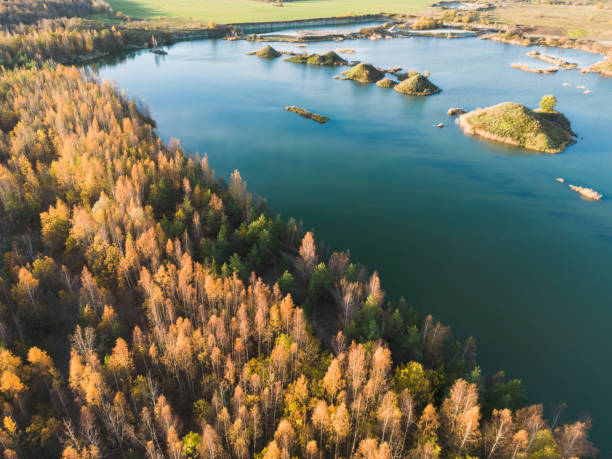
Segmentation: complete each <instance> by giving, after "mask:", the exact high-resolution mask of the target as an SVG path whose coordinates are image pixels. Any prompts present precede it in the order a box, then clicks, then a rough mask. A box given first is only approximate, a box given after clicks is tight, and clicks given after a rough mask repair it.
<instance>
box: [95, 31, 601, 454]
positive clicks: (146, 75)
mask: <svg viewBox="0 0 612 459" xmlns="http://www.w3.org/2000/svg"><path fill="white" fill-rule="evenodd" d="M359 27H363V25H359ZM275 33H278V32H275ZM271 45H272V46H274V47H275V48H276V49H278V50H283V51H296V52H302V51H304V49H303V48H298V47H297V46H296V45H295V44H291V43H271ZM263 46H265V44H262V43H254V42H248V41H240V40H238V41H225V40H217V41H213V40H204V41H190V42H184V43H179V44H176V45H174V46H172V47H170V48H169V49H168V51H169V54H168V55H167V56H156V55H153V54H151V53H150V52H148V51H143V52H139V53H136V54H134V55H132V56H130V57H128V58H125V59H124V60H120V61H119V62H118V63H116V64H114V65H109V66H106V67H101V68H100V70H99V73H100V76H101V77H102V78H110V79H114V80H116V81H117V83H118V85H119V86H120V87H121V88H122V89H125V90H126V91H127V92H128V93H129V94H131V95H132V96H136V97H139V98H142V99H143V100H144V101H145V102H146V103H147V104H148V105H149V106H150V108H151V114H152V116H153V118H154V119H155V120H156V121H157V122H158V133H159V134H160V135H161V137H162V138H163V140H164V141H166V142H167V141H168V140H169V139H170V137H177V138H179V139H180V140H181V143H182V145H183V146H184V147H185V149H186V150H188V151H196V150H197V151H199V152H201V153H204V152H207V153H208V155H209V160H210V164H211V166H212V167H213V168H214V169H216V173H217V175H218V176H222V177H228V176H229V174H230V173H231V172H232V171H233V170H234V169H239V170H240V172H241V174H242V176H243V178H245V179H246V180H247V182H248V185H249V188H250V189H251V190H253V191H254V192H256V193H257V194H260V195H262V196H264V197H266V198H267V200H268V203H269V205H270V206H271V208H272V209H273V210H274V211H275V212H279V213H281V214H282V215H283V216H284V217H289V216H294V217H296V218H297V219H301V220H303V221H304V225H305V227H306V228H314V230H315V232H316V235H317V237H318V238H320V239H322V240H324V241H326V242H327V243H328V244H329V245H330V246H331V247H332V248H333V249H335V250H346V249H350V250H351V254H352V258H353V259H354V260H357V261H360V262H362V263H364V264H366V265H367V266H368V267H369V268H370V269H377V270H378V271H379V272H380V275H381V279H382V284H383V288H385V289H386V290H387V292H388V296H389V297H393V298H397V297H399V296H400V295H404V296H405V297H406V299H407V301H408V303H409V304H411V305H413V306H414V307H415V308H417V310H419V311H421V312H423V313H429V312H431V313H432V314H434V315H435V316H436V317H438V318H439V319H440V320H442V321H443V322H444V323H446V324H449V325H451V326H452V328H453V332H454V334H455V335H456V336H458V337H461V338H466V337H467V336H469V335H473V336H474V337H475V338H476V340H477V343H478V345H479V348H478V354H479V357H478V360H479V362H480V364H481V366H482V367H483V370H484V371H485V372H487V373H489V374H490V373H493V372H495V371H497V370H499V369H503V370H505V371H506V373H507V375H508V376H509V377H512V378H514V377H516V378H520V379H522V380H523V381H524V382H525V385H526V387H527V390H528V397H529V398H530V399H531V400H533V401H538V402H540V401H541V402H544V403H545V404H546V405H547V406H550V405H551V404H554V403H559V402H565V403H567V404H568V407H569V409H568V413H567V414H568V420H572V419H574V418H575V417H576V416H577V415H579V414H580V413H582V412H584V411H588V412H589V413H590V414H591V415H592V417H593V420H594V429H593V436H594V440H595V443H596V445H597V446H598V447H599V448H600V450H601V451H602V453H603V454H604V455H607V454H608V453H609V452H610V451H611V450H612V439H611V438H610V436H609V432H610V431H611V430H612V421H610V420H609V417H608V416H607V412H608V408H610V407H612V395H611V393H610V391H609V388H608V385H609V384H608V382H609V381H610V379H612V366H611V365H610V357H609V354H610V349H612V334H610V330H611V329H612V311H611V305H612V282H611V281H610V276H611V273H612V199H610V197H612V149H611V145H612V130H611V129H610V125H611V123H612V113H611V112H610V110H609V107H611V106H612V79H606V78H603V77H600V76H599V75H596V74H586V75H584V74H581V73H580V71H576V70H563V69H560V70H559V71H558V72H557V73H554V74H550V75H540V74H533V73H527V72H522V71H519V70H516V69H512V68H511V67H510V64H511V63H513V62H525V63H528V64H529V65H531V66H532V67H538V66H539V65H540V64H539V62H538V60H536V59H530V58H528V57H526V56H525V54H526V53H527V52H529V51H530V50H532V49H536V50H538V51H540V52H541V53H543V54H549V55H555V56H558V57H562V58H564V59H566V60H568V61H570V62H576V63H578V64H579V65H580V66H581V67H583V66H589V65H592V64H593V63H595V62H597V61H599V60H601V56H598V55H593V54H588V53H584V52H581V51H575V50H561V49H555V50H551V49H548V48H541V47H531V48H528V47H522V46H513V45H509V44H504V43H497V42H493V41H488V40H479V39H477V38H462V39H453V40H447V39H436V38H425V37H412V38H405V39H394V40H377V41H370V40H356V41H344V42H342V43H334V42H317V43H308V44H307V46H306V49H305V50H306V51H307V52H308V53H315V52H316V53H324V52H326V51H329V50H334V49H336V48H337V47H342V48H350V49H354V50H355V51H356V52H355V54H351V55H350V56H344V57H348V58H349V59H350V60H360V61H362V62H371V63H372V64H373V65H376V66H378V67H381V68H390V67H395V66H401V67H403V68H404V70H405V71H407V70H410V69H414V70H417V71H419V72H425V71H427V70H428V71H429V72H431V77H430V79H431V81H432V82H433V83H435V84H436V85H437V86H439V87H440V88H442V92H441V93H440V94H437V95H434V96H429V97H411V96H404V95H401V94H398V93H397V92H396V91H393V90H388V89H383V88H380V87H378V86H376V85H360V84H356V83H354V82H351V81H339V80H335V79H333V78H332V77H333V76H335V75H340V73H341V72H342V71H343V70H346V69H347V68H348V67H334V68H327V67H315V66H309V65H299V64H292V63H288V62H284V61H283V59H282V58H278V59H272V60H270V59H259V58H257V57H255V56H247V55H246V53H247V52H249V51H253V50H256V49H259V48H261V47H263ZM545 66H548V64H545ZM564 83H565V86H564ZM579 86H580V87H584V88H588V89H589V90H590V94H588V95H587V94H584V91H585V89H581V88H578V87H579ZM551 93H552V94H555V95H556V97H557V100H558V105H557V108H558V109H559V110H560V111H561V112H563V113H564V114H565V115H566V116H567V117H568V118H569V119H570V121H571V122H572V128H573V130H574V131H575V132H577V133H578V135H579V138H578V142H577V143H576V144H575V145H572V146H570V147H569V148H568V149H567V150H566V151H564V152H563V153H561V154H558V155H547V154H538V153H535V152H529V151H525V150H522V149H518V148H513V147H507V146H505V145H501V144H496V143H492V142H489V141H485V140H482V139H478V138H474V137H467V136H465V135H464V134H463V133H462V132H461V131H460V130H459V128H458V127H457V126H456V125H455V123H454V118H452V117H448V116H447V114H446V112H447V110H448V108H450V107H461V108H464V109H467V110H471V109H474V108H476V107H486V106H490V105H494V104H497V103H499V102H503V101H514V102H519V103H523V104H525V105H527V106H529V107H532V108H533V107H536V106H537V104H538V102H539V100H540V98H541V97H542V96H543V95H544V94H551ZM288 105H295V106H299V107H304V108H305V109H307V110H310V111H312V112H315V113H321V114H323V115H326V116H329V117H330V121H329V122H328V123H327V124H325V125H319V124H318V123H313V122H312V121H310V120H305V119H303V118H301V117H299V116H295V115H293V114H291V113H287V112H286V111H285V109H284V108H285V106H288ZM438 123H444V125H445V126H444V128H442V129H438V128H436V127H434V126H436V125H437V124H438ZM556 177H563V178H564V179H565V183H559V182H557V181H555V178H556ZM568 184H574V185H577V186H584V187H592V188H594V189H596V190H597V191H599V192H600V193H602V194H603V195H604V199H603V200H601V201H598V202H594V201H585V200H583V199H581V198H580V196H579V194H578V193H576V192H574V191H572V190H571V189H569V187H568Z"/></svg>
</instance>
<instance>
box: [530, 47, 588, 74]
mask: <svg viewBox="0 0 612 459" xmlns="http://www.w3.org/2000/svg"><path fill="white" fill-rule="evenodd" d="M527 57H531V58H533V59H540V60H541V61H544V62H548V63H549V64H553V65H558V66H559V67H561V68H564V69H568V70H575V69H577V68H578V64H576V63H574V62H568V61H566V60H564V59H561V58H560V57H554V56H547V55H546V54H542V53H540V52H538V51H535V50H534V51H530V52H528V53H527Z"/></svg>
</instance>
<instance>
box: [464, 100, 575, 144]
mask: <svg viewBox="0 0 612 459" xmlns="http://www.w3.org/2000/svg"><path fill="white" fill-rule="evenodd" d="M555 105H556V99H555V96H553V95H552V94H549V95H546V96H544V97H542V100H541V101H540V108H539V109H536V110H531V109H529V108H528V107H525V106H524V105H522V104H518V103H514V102H502V103H500V104H497V105H494V106H492V107H488V108H477V109H476V110H473V111H471V112H468V113H466V114H464V115H461V116H459V118H458V124H459V126H460V127H461V129H463V131H464V132H465V133H466V134H469V135H478V136H480V137H484V138H486V139H489V140H494V141H496V142H502V143H505V144H509V145H515V146H518V147H522V148H526V149H528V150H535V151H540V152H543V153H560V152H562V151H563V150H564V149H565V148H566V147H567V146H568V145H570V144H572V143H574V142H575V139H574V138H575V137H576V134H575V133H574V132H573V131H572V129H571V127H570V122H569V120H568V119H567V118H566V117H565V116H564V115H563V114H562V113H560V112H558V111H556V110H555V109H554V107H555Z"/></svg>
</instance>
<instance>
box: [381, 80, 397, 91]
mask: <svg viewBox="0 0 612 459" xmlns="http://www.w3.org/2000/svg"><path fill="white" fill-rule="evenodd" d="M395 85H397V82H396V81H393V80H392V79H391V78H383V79H382V80H378V81H377V82H376V86H380V87H381V88H385V89H391V88H393V87H394V86H395Z"/></svg>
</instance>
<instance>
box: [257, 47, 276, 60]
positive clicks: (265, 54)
mask: <svg viewBox="0 0 612 459" xmlns="http://www.w3.org/2000/svg"><path fill="white" fill-rule="evenodd" d="M280 55H281V53H279V52H278V51H276V50H275V49H274V48H272V47H271V46H270V45H268V46H266V47H265V48H261V49H259V50H257V51H255V56H257V57H261V58H263V59H275V58H277V57H279V56H280Z"/></svg>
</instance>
